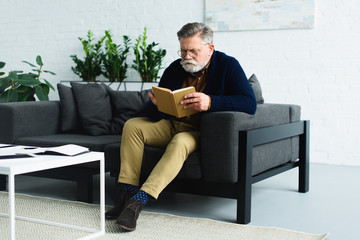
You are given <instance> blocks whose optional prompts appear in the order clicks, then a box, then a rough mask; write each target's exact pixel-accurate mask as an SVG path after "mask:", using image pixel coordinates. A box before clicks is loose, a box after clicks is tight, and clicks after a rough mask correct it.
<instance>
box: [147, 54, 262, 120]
mask: <svg viewBox="0 0 360 240" xmlns="http://www.w3.org/2000/svg"><path fill="white" fill-rule="evenodd" d="M186 77H187V72H186V71H185V70H184V69H183V67H182V66H181V64H180V59H178V60H176V61H174V62H173V63H171V64H170V66H169V67H168V68H166V69H165V71H164V74H163V75H162V77H161V79H160V83H159V86H160V87H165V88H169V89H171V90H176V89H179V88H181V86H182V84H183V82H184V80H185V78H186ZM204 93H205V94H207V95H209V96H210V97H211V108H210V109H209V110H208V111H209V112H215V111H238V112H245V113H248V114H255V111H256V99H255V95H254V92H253V90H252V88H251V86H250V84H249V81H248V79H247V78H246V76H245V73H244V71H243V69H242V67H241V66H240V64H239V62H238V61H237V60H236V59H235V58H233V57H230V56H227V55H226V54H225V53H222V52H219V51H214V53H213V55H212V57H211V63H210V66H209V71H208V75H207V85H206V87H205V90H204ZM146 113H147V116H148V117H150V118H151V119H152V120H160V119H162V118H169V116H168V115H166V114H164V113H160V112H159V111H158V110H157V107H156V106H155V105H154V104H153V103H152V102H151V100H150V101H149V102H148V103H147V105H146Z"/></svg>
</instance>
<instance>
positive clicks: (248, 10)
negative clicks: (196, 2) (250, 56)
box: [205, 0, 314, 31]
mask: <svg viewBox="0 0 360 240" xmlns="http://www.w3.org/2000/svg"><path fill="white" fill-rule="evenodd" d="M205 23H206V24H207V25H209V26H210V27H211V28H212V29H213V30H214V31H244V30H269V29H298V28H305V29H306V28H313V27H314V0H276V1H275V0H240V1H239V0H205Z"/></svg>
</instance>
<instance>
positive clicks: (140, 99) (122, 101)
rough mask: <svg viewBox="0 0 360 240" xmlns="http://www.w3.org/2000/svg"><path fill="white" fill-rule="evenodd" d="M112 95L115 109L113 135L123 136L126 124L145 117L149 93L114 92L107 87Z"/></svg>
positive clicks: (147, 91)
mask: <svg viewBox="0 0 360 240" xmlns="http://www.w3.org/2000/svg"><path fill="white" fill-rule="evenodd" d="M106 89H107V91H108V93H109V94H110V99H111V105H112V109H113V119H112V122H111V130H110V132H111V134H121V133H122V129H123V127H124V124H125V122H126V121H127V120H129V119H130V118H133V117H142V116H145V105H146V103H147V101H148V100H149V95H148V94H149V92H150V91H151V90H143V91H114V90H112V89H111V88H110V87H107V86H106Z"/></svg>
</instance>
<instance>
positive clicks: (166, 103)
mask: <svg viewBox="0 0 360 240" xmlns="http://www.w3.org/2000/svg"><path fill="white" fill-rule="evenodd" d="M152 90H153V93H154V95H155V98H156V103H157V108H158V110H159V111H160V112H163V113H166V114H169V115H172V116H175V117H177V118H181V117H186V116H190V115H192V114H195V113H198V112H199V111H197V110H194V109H185V108H184V105H183V104H181V103H180V102H181V101H182V100H183V99H184V96H185V95H186V94H188V93H192V92H195V88H194V87H193V86H191V87H186V88H180V89H177V90H174V91H171V90H170V89H167V88H162V87H155V86H154V87H152Z"/></svg>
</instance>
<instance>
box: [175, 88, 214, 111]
mask: <svg viewBox="0 0 360 240" xmlns="http://www.w3.org/2000/svg"><path fill="white" fill-rule="evenodd" d="M180 103H181V104H184V105H185V106H184V108H190V109H195V110H198V111H200V112H202V111H207V110H209V106H210V96H208V95H206V94H204V93H200V92H195V93H189V94H187V95H185V96H184V100H182V101H181V102H180Z"/></svg>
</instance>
